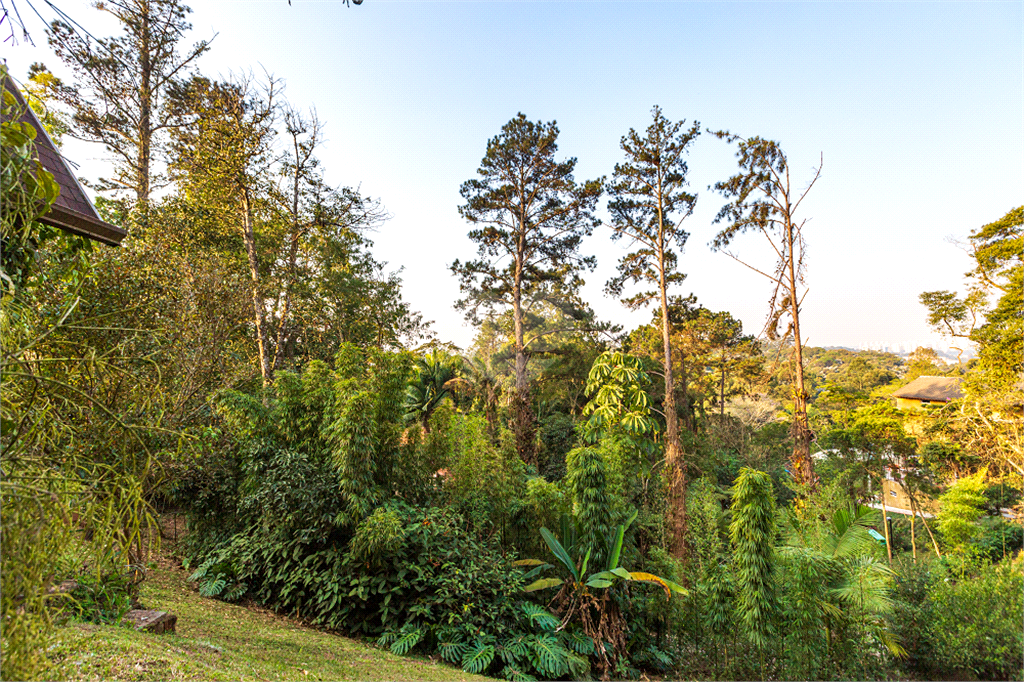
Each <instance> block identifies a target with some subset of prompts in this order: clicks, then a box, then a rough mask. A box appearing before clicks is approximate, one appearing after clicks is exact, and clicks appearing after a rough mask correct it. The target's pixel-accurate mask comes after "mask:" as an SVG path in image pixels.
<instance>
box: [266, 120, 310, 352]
mask: <svg viewBox="0 0 1024 682" xmlns="http://www.w3.org/2000/svg"><path fill="white" fill-rule="evenodd" d="M292 139H293V142H294V146H295V173H294V175H293V177H292V181H293V186H292V205H291V213H292V216H291V217H292V235H291V243H290V244H289V245H288V266H287V270H286V271H287V273H288V274H287V275H286V277H287V279H286V281H285V285H284V305H282V306H281V317H280V319H279V320H278V323H277V334H276V335H275V338H274V347H275V348H276V351H275V353H274V362H273V364H272V365H271V369H273V370H276V369H277V368H278V367H280V366H281V365H282V364H283V363H284V357H285V349H286V346H287V343H286V342H285V341H286V336H285V335H286V334H287V331H288V315H289V314H290V313H291V306H292V287H293V286H294V285H295V268H296V264H297V261H298V255H299V237H300V236H301V235H300V234H299V230H300V227H299V176H300V174H301V172H302V167H301V164H300V162H299V144H298V141H297V139H296V138H294V137H293V138H292Z"/></svg>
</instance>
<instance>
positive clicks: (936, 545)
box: [906, 488, 942, 556]
mask: <svg viewBox="0 0 1024 682" xmlns="http://www.w3.org/2000/svg"><path fill="white" fill-rule="evenodd" d="M906 491H907V497H909V498H910V509H911V511H915V510H916V512H917V513H918V514H919V515H920V516H921V523H922V524H924V529H925V530H926V531H928V537H929V538H930V539H931V541H932V546H933V547H934V548H935V556H942V552H940V551H939V543H937V542H936V541H935V536H934V535H932V529H931V528H929V527H928V521H927V519H925V518H924V512H923V511H921V505H919V504H918V503H917V498H916V497H915V496H914V494H913V493H912V492H911V491H910V489H909V488H906Z"/></svg>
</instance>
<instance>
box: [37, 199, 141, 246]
mask: <svg viewBox="0 0 1024 682" xmlns="http://www.w3.org/2000/svg"><path fill="white" fill-rule="evenodd" d="M39 222H41V223H43V224H46V225H52V226H53V227H56V228H59V229H61V230H64V231H65V232H71V233H72V234H77V235H81V236H83V237H88V238H89V239H94V240H96V241H98V242H103V243H104V244H108V245H110V246H120V245H121V240H122V239H124V238H125V237H126V236H127V235H128V232H126V231H125V230H122V229H121V228H119V227H115V226H114V225H111V224H110V223H106V222H103V221H102V220H96V219H95V218H91V217H89V216H87V215H83V214H81V213H79V212H78V211H72V210H71V209H67V208H61V207H58V206H54V207H52V208H51V209H50V210H49V211H47V212H46V213H45V214H44V215H42V216H40V218H39Z"/></svg>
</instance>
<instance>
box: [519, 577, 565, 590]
mask: <svg viewBox="0 0 1024 682" xmlns="http://www.w3.org/2000/svg"><path fill="white" fill-rule="evenodd" d="M564 582H565V581H564V580H562V579H561V578H541V579H540V580H535V581H533V582H532V583H530V584H529V585H527V586H526V587H524V588H523V592H536V591H537V590H545V589H547V588H549V587H557V586H558V585H561V584H562V583H564Z"/></svg>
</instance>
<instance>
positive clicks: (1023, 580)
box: [893, 556, 1024, 680]
mask: <svg viewBox="0 0 1024 682" xmlns="http://www.w3.org/2000/svg"><path fill="white" fill-rule="evenodd" d="M1022 568H1024V561H1022V559H1021V557H1020V556H1018V557H1017V558H1015V559H1012V560H1005V561H1001V562H998V563H990V562H981V563H980V564H976V566H975V567H974V568H973V569H970V570H969V571H967V572H958V571H951V570H949V568H947V567H946V565H945V562H943V561H933V562H928V563H925V562H919V563H918V564H916V565H915V564H904V565H902V566H900V568H899V571H898V574H899V578H898V579H897V581H896V589H897V591H896V597H897V602H898V607H897V609H896V611H895V614H894V616H893V618H894V624H895V627H896V628H897V629H898V630H899V632H900V633H901V636H902V637H903V639H904V642H905V645H906V647H907V652H908V655H909V656H908V659H907V666H908V667H909V668H910V669H911V670H913V671H916V672H917V673H918V674H922V675H929V676H932V675H941V676H943V677H946V676H948V675H951V674H955V675H958V676H959V675H972V676H976V678H978V679H989V680H1010V679H1016V680H1019V679H1022V677H1024V668H1022V664H1021V661H1022V659H1024V641H1022V638H1021V622H1024V575H1022Z"/></svg>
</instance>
